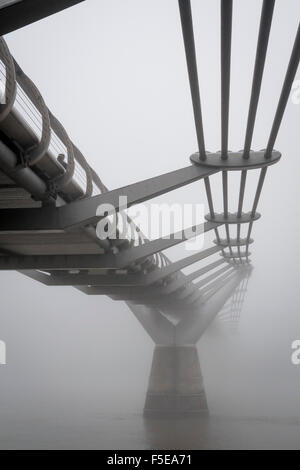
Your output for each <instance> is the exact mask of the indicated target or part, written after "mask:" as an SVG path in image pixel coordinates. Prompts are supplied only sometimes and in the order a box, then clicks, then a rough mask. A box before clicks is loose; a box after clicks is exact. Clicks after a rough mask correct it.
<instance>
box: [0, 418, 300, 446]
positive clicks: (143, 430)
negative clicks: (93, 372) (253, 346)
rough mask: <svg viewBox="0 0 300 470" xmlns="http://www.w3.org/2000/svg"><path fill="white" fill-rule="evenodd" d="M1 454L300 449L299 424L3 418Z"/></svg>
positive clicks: (291, 421)
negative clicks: (8, 451) (28, 451)
mask: <svg viewBox="0 0 300 470" xmlns="http://www.w3.org/2000/svg"><path fill="white" fill-rule="evenodd" d="M0 448H1V449H120V450H121V449H138V450H141V449H174V450H176V449H299V448H300V421H299V420H296V419H279V418H241V417H240V418H237V417H235V418H233V417H231V418H229V417H220V416H219V417H217V416H210V417H208V416H200V417H193V418H183V417H181V418H172V419H170V418H145V417H143V415H142V414H138V413H131V414H129V413H128V414H123V415H113V414H111V413H110V414H101V415H97V414H94V415H87V414H80V412H79V413H78V414H77V415H75V416H74V415H72V416H71V415H69V416H67V415H64V414H63V413H60V414H59V415H58V414H55V413H54V414H53V415H46V414H44V415H42V414H39V415H37V416H35V417H33V416H32V415H30V416H26V415H23V416H20V415H19V414H18V415H15V416H13V415H12V414H10V415H5V414H3V413H2V414H1V424H0Z"/></svg>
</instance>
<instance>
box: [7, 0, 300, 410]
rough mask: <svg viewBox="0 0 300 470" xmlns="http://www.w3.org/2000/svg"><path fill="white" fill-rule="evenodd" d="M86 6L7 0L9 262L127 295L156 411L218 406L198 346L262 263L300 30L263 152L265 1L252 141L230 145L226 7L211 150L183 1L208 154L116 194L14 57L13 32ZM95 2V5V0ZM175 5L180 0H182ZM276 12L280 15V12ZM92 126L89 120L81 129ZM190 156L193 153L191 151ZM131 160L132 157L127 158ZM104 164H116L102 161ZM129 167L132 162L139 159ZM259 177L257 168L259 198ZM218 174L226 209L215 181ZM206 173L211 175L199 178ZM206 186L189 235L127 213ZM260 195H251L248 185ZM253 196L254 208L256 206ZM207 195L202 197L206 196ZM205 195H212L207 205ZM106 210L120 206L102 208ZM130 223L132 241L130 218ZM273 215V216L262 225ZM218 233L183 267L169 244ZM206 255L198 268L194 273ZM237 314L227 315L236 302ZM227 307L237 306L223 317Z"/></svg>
mask: <svg viewBox="0 0 300 470" xmlns="http://www.w3.org/2000/svg"><path fill="white" fill-rule="evenodd" d="M80 1H83V0H52V1H50V0H49V1H48V0H44V1H38V0H4V1H0V34H1V36H2V38H1V40H0V101H1V105H0V269H1V270H3V271H7V270H16V271H18V272H20V273H22V274H23V275H24V276H27V277H29V278H31V279H33V280H34V281H36V282H40V283H42V284H44V285H46V286H49V287H51V286H52V287H53V288H55V286H73V287H74V289H77V290H79V291H81V292H82V293H83V294H86V295H105V296H108V297H110V298H111V299H113V300H114V301H122V302H126V304H127V306H128V308H129V309H130V310H131V311H132V313H133V314H134V315H135V317H136V319H137V320H138V321H139V322H140V323H141V324H142V326H143V327H144V329H145V330H146V332H147V333H148V334H149V336H150V337H151V338H152V340H153V342H154V344H155V349H154V355H153V362H152V369H151V373H150V379H149V386H148V392H147V396H146V402H145V413H156V412H159V413H161V412H170V413H175V412H180V413H181V412H191V413H196V412H202V411H207V400H206V395H205V389H204V384H203V378H202V374H201V369H200V363H199V358H198V353H197V349H196V345H197V343H198V341H199V339H200V337H201V336H202V334H203V333H204V332H205V331H206V329H207V327H208V326H209V324H210V323H211V322H212V321H213V320H214V318H215V317H216V316H217V315H218V314H219V313H220V312H223V313H222V314H223V315H226V308H227V310H228V311H229V314H231V315H233V316H238V315H239V311H240V309H241V305H242V301H243V296H244V295H245V292H246V284H247V281H248V278H249V276H250V273H251V270H252V265H251V260H250V256H251V253H250V251H249V250H250V245H251V250H252V249H253V248H252V245H253V241H254V240H253V238H252V235H253V233H254V226H255V222H256V221H257V220H258V219H259V218H260V217H261V216H260V213H259V212H258V205H259V200H260V197H261V193H262V189H263V185H264V181H265V178H266V176H267V173H270V177H272V174H271V173H272V169H271V168H270V169H269V167H271V166H272V165H274V164H276V163H278V162H279V160H280V158H281V153H280V151H278V150H275V148H274V146H275V143H276V138H277V135H278V132H279V129H280V125H281V122H282V119H283V116H284V112H285V108H286V105H287V101H288V99H289V94H290V91H291V87H292V85H293V81H294V79H295V75H296V72H297V67H298V64H299V59H300V25H299V26H298V30H297V31H295V40H294V46H293V48H292V50H291V53H290V57H289V58H287V60H289V62H288V67H287V70H286V75H285V79H284V82H283V84H282V89H281V93H280V95H279V96H278V98H277V99H278V103H277V108H276V113H275V116H274V118H273V121H272V122H270V129H269V138H268V140H267V141H266V144H265V148H264V149H252V137H253V132H254V127H255V122H256V114H257V108H258V103H259V98H260V92H261V84H262V79H263V73H264V66H265V61H266V56H267V51H268V41H269V36H270V31H271V27H272V19H273V13H274V7H275V0H263V2H262V9H261V16H260V24H259V33H258V38H257V45H256V57H255V64H254V70H253V76H252V77H250V80H252V88H251V97H250V103H249V109H248V119H247V126H246V129H245V134H244V136H241V138H242V140H243V142H244V145H243V148H242V149H234V150H233V151H231V150H229V147H228V129H229V109H230V69H231V42H232V41H231V37H232V14H233V8H234V4H233V2H232V0H221V1H220V25H219V27H220V36H221V44H220V53H221V102H220V114H221V142H216V149H220V150H217V151H213V152H211V151H208V150H207V149H206V146H205V136H204V132H203V116H202V110H201V98H200V96H201V83H199V80H198V71H197V61H196V44H195V40H194V31H193V17H192V9H191V4H190V0H179V1H178V5H179V9H178V15H179V17H180V21H181V29H182V31H181V32H180V31H178V34H182V38H183V43H184V48H185V55H186V64H182V66H185V65H186V66H187V74H188V79H189V85H190V93H191V100H192V108H193V113H194V121H195V131H196V137H197V144H198V148H197V149H195V150H196V151H195V152H194V153H193V154H192V155H191V156H189V155H188V154H187V155H183V160H182V163H183V166H182V168H181V169H178V170H175V171H171V172H169V173H166V174H161V175H159V176H156V177H151V178H149V179H146V180H144V181H139V182H135V183H133V184H130V185H128V186H125V187H121V188H118V189H114V190H109V188H107V187H106V186H105V183H104V182H103V181H102V180H101V178H100V176H99V175H98V174H97V173H96V172H95V171H94V169H93V168H92V167H91V166H90V165H89V164H88V156H87V155H83V154H82V152H81V151H80V149H79V148H78V147H77V146H76V143H74V142H72V141H71V139H70V137H69V135H68V132H67V130H66V129H65V128H64V126H63V123H61V122H59V120H58V119H57V118H56V117H55V112H54V111H53V110H50V109H49V108H48V106H47V103H46V102H45V101H44V99H43V96H42V94H41V93H40V91H39V90H38V88H37V87H36V85H35V84H34V83H33V82H32V80H31V79H30V70H29V71H27V70H26V71H24V70H23V68H22V63H21V62H17V61H16V59H15V58H14V57H13V56H12V55H11V53H10V50H9V44H7V43H6V41H5V39H4V38H3V36H5V35H6V34H8V33H10V32H13V31H15V30H17V29H19V28H21V27H23V26H25V25H29V24H31V23H33V22H35V21H38V20H40V19H42V18H44V17H46V16H49V15H52V14H56V13H58V12H59V11H60V10H63V9H65V8H68V7H72V6H74V5H76V4H78V3H80ZM86 1H88V0H86ZM174 1H175V0H174ZM275 11H276V10H275ZM82 125H84V123H82ZM187 151H188V149H187ZM128 161H129V160H128ZM104 164H105V162H104ZM128 164H129V165H130V161H129V163H128ZM232 172H235V174H237V175H238V177H239V186H238V197H237V198H236V201H235V205H234V207H232V205H231V204H230V203H229V192H230V190H231V189H232V188H231V187H230V184H229V179H228V178H229V175H230V174H231V173H232ZM249 172H251V173H252V172H255V173H256V174H257V185H256V188H255V191H254V193H253V194H248V193H249V191H250V188H249V187H248V186H247V181H248V178H249V177H248V174H249ZM217 173H219V177H220V180H219V181H220V183H219V184H220V186H221V187H222V204H221V206H220V205H219V206H218V205H217V203H216V200H215V197H214V187H213V185H211V180H210V177H211V176H212V175H215V174H217ZM200 180H203V182H202V181H200ZM196 181H199V184H203V185H204V187H205V192H206V196H207V204H208V209H209V211H208V214H207V215H206V216H205V222H204V223H202V224H200V225H199V226H196V227H191V230H190V231H189V235H186V232H182V234H181V235H182V236H178V233H172V234H170V236H169V237H161V238H157V239H150V240H149V239H147V238H146V236H145V235H144V234H143V233H142V231H141V229H140V227H138V226H137V225H136V224H135V223H134V222H133V221H132V220H131V219H130V218H129V216H128V215H127V213H126V212H125V211H124V208H123V207H122V205H121V203H120V201H121V200H122V198H123V197H126V200H127V204H128V207H130V206H133V205H136V204H139V203H142V202H145V201H150V200H151V199H153V198H155V197H157V196H159V195H163V194H165V193H168V192H170V191H173V190H176V189H177V188H180V187H183V186H186V185H189V184H191V183H193V182H196ZM247 191H248V193H247ZM245 194H247V195H248V198H247V200H251V204H250V205H249V204H247V205H246V204H245V199H246V198H245ZM195 202H198V201H195ZM200 202H201V201H200ZM102 205H106V206H105V207H113V208H114V209H115V211H116V213H113V212H111V213H110V211H109V210H107V211H106V213H105V214H99V212H98V208H99V207H101V206H102ZM124 218H125V220H126V221H127V222H128V226H129V227H130V230H129V231H128V233H127V234H126V237H123V236H121V231H122V230H121V225H122V220H123V221H124ZM101 220H102V221H105V223H106V224H107V226H108V227H109V226H110V224H112V223H115V224H116V226H117V229H118V230H117V235H118V236H117V237H111V238H110V237H108V238H101V237H99V236H98V233H97V225H98V223H99V221H101ZM261 223H263V221H262V222H261ZM207 232H212V233H214V242H213V244H212V246H210V247H209V248H206V249H203V250H201V251H197V252H195V253H193V254H190V255H188V256H185V257H184V258H182V259H180V260H177V261H174V262H172V261H171V260H170V259H169V258H168V257H167V256H166V255H165V254H164V251H165V250H167V249H168V248H171V247H173V246H175V245H178V244H180V243H183V242H185V241H186V240H187V239H188V238H189V237H193V236H195V234H198V233H204V234H205V233H207ZM201 260H203V265H202V267H201V268H200V269H196V270H194V271H191V272H190V274H184V272H183V269H184V268H187V267H192V266H193V265H194V264H195V263H198V262H199V261H201ZM224 309H225V310H224ZM224 312H225V313H224Z"/></svg>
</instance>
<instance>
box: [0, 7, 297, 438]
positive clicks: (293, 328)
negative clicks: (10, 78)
mask: <svg viewBox="0 0 300 470" xmlns="http://www.w3.org/2000/svg"><path fill="white" fill-rule="evenodd" d="M192 7H193V14H194V30H195V41H196V49H197V60H198V68H199V81H200V92H201V99H202V107H203V109H202V111H203V119H204V132H205V142H206V147H207V149H208V150H210V151H217V150H219V149H220V47H219V43H220V33H219V29H220V28H219V2H218V1H217V0H214V1H194V2H193V3H192ZM260 11H261V1H257V0H254V1H251V2H250V1H246V0H241V1H239V2H234V16H233V37H232V40H233V49H232V82H231V104H230V132H229V148H230V149H231V150H240V149H241V148H242V147H243V144H244V136H245V128H246V119H247V112H248V104H249V97H250V91H251V79H252V72H253V65H254V57H255V47H256V39H257V33H258V26H259V18H260ZM299 14H300V3H299V1H298V0H289V1H288V2H287V1H286V0H278V1H277V2H276V6H275V11H274V23H273V26H272V30H271V36H270V43H269V51H268V56H267V61H266V68H265V74H264V79H263V85H262V92H261V99H260V102H259V108H258V115H257V122H256V127H255V132H254V138H253V143H252V148H254V149H257V150H259V149H262V148H264V147H265V146H266V142H267V138H268V135H269V132H270V129H271V123H272V119H273V117H274V113H275V109H276V105H277V102H278V97H279V93H280V89H281V86H282V83H283V78H284V74H285V71H286V67H287V64H288V60H289V56H290V52H291V49H292V44H293V41H294V38H295V34H296V30H297V27H298V22H299ZM6 40H7V43H8V46H9V48H10V50H11V52H12V54H13V55H14V56H15V58H16V60H17V61H18V63H19V64H20V66H21V67H22V69H23V70H24V71H25V72H26V73H27V74H28V75H29V76H30V77H31V78H32V79H33V81H34V82H35V83H36V85H37V86H38V87H39V89H40V91H41V92H42V95H43V97H44V99H45V101H46V103H47V105H48V107H49V108H50V109H51V111H52V112H53V113H54V114H55V115H56V116H57V117H58V119H59V120H60V121H61V122H62V123H63V125H64V126H65V128H66V129H67V130H68V132H69V135H70V136H71V138H72V140H73V141H74V143H75V144H76V145H77V146H78V147H79V148H80V149H81V151H82V152H83V154H84V155H85V157H86V158H87V160H88V162H89V163H90V165H91V166H93V167H94V169H95V170H96V171H97V172H98V174H99V176H100V177H101V179H102V180H103V182H104V183H105V184H106V185H107V186H108V188H109V189H114V188H117V187H120V186H124V185H126V184H129V183H133V182H136V181H139V180H142V179H146V178H149V177H151V176H155V175H158V174H160V173H164V172H168V171H171V170H174V169H177V168H181V167H184V166H187V165H188V164H189V156H190V155H191V154H192V153H193V152H195V151H196V150H197V143H196V133H195V128H194V121H193V113H192V105H191V98H190V92H189V85H188V77H187V71H186V63H185V56H184V48H183V40H182V34H181V27H180V18H179V12H178V5H177V2H176V1H175V0H164V1H161V0H152V1H149V0H142V1H141V0H126V1H124V0H113V1H104V0H101V1H99V0H87V1H86V2H83V3H82V4H80V5H78V6H76V7H74V8H72V9H69V10H66V11H64V12H62V13H60V14H58V15H56V16H53V17H50V18H47V19H45V20H42V21H40V22H38V23H36V24H33V25H31V26H28V27H26V28H23V29H22V30H19V31H17V32H14V33H11V34H9V35H7V37H6ZM297 78H298V79H300V71H298V74H297ZM299 118H300V104H298V105H297V104H294V103H293V102H292V100H291V98H290V99H289V102H288V105H287V109H286V113H285V117H284V120H283V123H282V127H281V130H280V133H279V136H278V139H277V141H276V145H275V148H276V149H278V150H279V151H280V152H282V158H281V160H280V162H279V163H278V164H276V165H274V166H272V167H270V169H269V170H268V174H267V178H266V182H265V186H264V188H263V192H262V196H261V200H260V203H259V208H258V210H259V212H260V213H261V214H262V217H261V219H260V220H259V221H258V222H257V223H256V224H255V226H254V229H253V237H254V239H255V243H254V244H253V245H252V246H251V250H250V251H251V252H252V254H251V260H252V263H253V266H254V269H253V272H252V275H251V278H250V280H249V283H248V291H247V293H246V294H245V299H244V303H243V307H242V311H241V316H240V320H239V321H238V322H235V324H234V325H230V324H228V323H225V322H223V321H221V320H218V319H217V320H216V321H214V322H213V323H212V324H211V326H210V327H209V329H208V330H207V332H206V333H205V335H204V336H203V337H202V338H201V340H200V342H199V355H200V363H201V367H202V372H203V375H204V382H205V387H206V394H207V399H208V404H209V408H210V411H211V413H212V414H227V415H239V416H252V417H254V416H268V417H274V416H275V417H276V416H278V417H283V418H290V417H297V418H299V419H300V411H299V408H300V406H299V405H300V398H299V390H300V366H295V365H292V363H291V353H292V350H291V343H292V341H293V340H295V339H300V318H299V314H300V299H299V291H298V289H299V275H298V266H299V261H300V255H299V249H298V244H299V230H300V222H299V202H300V189H299V175H300V155H299V152H298V147H299ZM256 181H257V175H256V172H254V176H251V177H250V178H249V181H248V183H247V188H246V203H247V204H248V209H250V208H251V200H252V198H253V195H254V190H255V183H256ZM211 184H212V190H213V194H214V198H216V199H215V200H216V201H221V176H220V175H215V176H213V177H212V178H211ZM229 184H230V202H231V203H232V204H233V203H234V202H235V203H236V201H237V193H238V179H237V178H236V177H234V176H233V177H232V178H231V177H230V178H229ZM159 200H160V201H164V202H175V201H176V202H182V203H188V202H189V203H203V204H205V206H206V207H205V211H206V212H207V204H206V197H205V192H204V185H203V182H201V181H199V182H197V183H194V184H192V185H190V186H189V187H185V188H181V189H180V190H178V191H175V192H173V193H170V194H168V195H165V196H163V197H161V198H159ZM219 206H220V204H219V205H218V202H217V203H216V207H217V208H218V207H219ZM233 209H234V210H236V209H237V208H236V207H233ZM212 238H213V237H212V235H209V234H208V235H207V236H206V237H205V246H206V245H207V246H211V245H210V242H211V240H212ZM166 254H167V255H168V256H169V257H170V258H171V259H172V260H173V259H179V258H180V257H183V256H186V255H187V254H190V252H187V251H185V249H184V247H183V246H181V245H179V246H178V247H176V248H175V249H172V250H169V252H167V253H166ZM214 259H218V258H217V256H216V257H215V258H214ZM196 267H197V265H195V266H193V269H196ZM190 271H191V269H189V270H186V272H190ZM0 281H1V315H0V339H2V340H4V341H5V342H6V344H7V365H6V366H5V367H2V366H1V367H0V376H1V391H0V400H1V402H0V408H1V415H2V416H4V415H7V417H8V422H9V423H10V424H9V425H8V426H11V428H10V427H9V429H11V433H12V434H13V433H14V432H15V429H16V428H15V427H14V425H13V422H14V420H15V422H16V421H17V420H18V419H20V416H27V415H31V416H33V417H34V416H35V417H36V420H37V421H36V423H37V426H39V423H40V421H39V419H40V417H41V416H48V417H49V416H51V418H49V419H53V420H56V421H57V422H58V423H62V424H61V426H63V423H64V417H65V416H67V415H68V416H75V417H76V416H78V417H79V418H78V419H79V420H80V419H81V418H80V417H81V416H85V417H86V416H88V415H93V414H101V413H106V412H112V413H115V414H118V413H119V414H120V415H121V414H122V413H127V412H134V413H139V412H141V411H142V408H143V404H144V399H145V392H146V389H147V381H148V375H149V371H150V366H151V360H152V351H153V343H152V340H151V339H150V338H149V337H148V336H147V334H146V332H145V331H144V330H143V328H142V326H141V325H140V324H139V323H138V322H137V320H136V318H135V317H134V316H133V314H132V313H131V312H130V311H129V309H128V307H127V306H126V305H125V303H122V302H114V301H112V300H110V299H109V298H107V297H103V296H99V297H96V296H85V295H84V294H82V293H80V292H78V291H76V290H75V289H72V288H71V287H45V286H43V285H40V284H38V283H36V282H34V281H32V280H29V279H27V278H25V277H23V276H22V275H21V274H19V273H14V272H1V274H0ZM83 419H85V418H83ZM37 429H38V428H37ZM103 432H104V431H103ZM20 433H21V431H20ZM8 434H9V433H8ZM8 438H9V437H8Z"/></svg>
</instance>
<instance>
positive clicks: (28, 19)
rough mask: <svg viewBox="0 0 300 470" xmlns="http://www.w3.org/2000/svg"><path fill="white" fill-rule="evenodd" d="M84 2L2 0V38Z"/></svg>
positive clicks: (0, 21) (64, 0) (67, 0)
mask: <svg viewBox="0 0 300 470" xmlns="http://www.w3.org/2000/svg"><path fill="white" fill-rule="evenodd" d="M82 1H84V0H2V1H0V36H3V35H4V34H8V33H11V32H12V31H15V30H17V29H19V28H23V26H26V25H28V24H31V23H34V22H36V21H39V20H41V19H42V18H45V17H47V16H50V15H53V14H54V13H58V12H59V11H61V10H65V9H66V8H69V7H72V6H74V5H76V4H77V3H81V2H82Z"/></svg>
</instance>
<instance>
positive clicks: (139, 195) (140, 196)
mask: <svg viewBox="0 0 300 470" xmlns="http://www.w3.org/2000/svg"><path fill="white" fill-rule="evenodd" d="M218 171H219V170H216V169H211V168H210V169H209V168H206V167H201V166H200V165H190V166H188V167H185V168H181V169H180V170H175V171H171V172H170V173H165V174H163V175H159V176H155V177H154V178H149V179H146V180H143V181H140V182H138V183H134V184H130V185H128V186H124V187H122V188H118V189H115V190H113V191H108V192H107V193H103V194H100V195H98V196H94V197H91V198H89V199H80V200H78V201H75V202H71V203H69V204H66V205H64V206H61V207H42V208H35V209H1V210H0V231H18V230H24V231H28V230H67V229H68V228H71V227H75V226H84V225H90V224H96V223H97V222H98V221H99V220H100V218H101V216H100V215H98V216H97V215H96V213H97V210H98V208H99V206H101V205H107V206H106V207H107V215H109V214H112V213H113V212H114V211H118V210H122V209H124V207H120V203H122V199H121V200H120V198H122V197H126V198H127V207H130V206H132V205H134V204H138V203H141V202H144V201H147V200H148V199H152V198H154V197H157V196H160V195H162V194H165V193H167V192H169V191H173V190H174V189H178V188H180V187H182V186H185V185H187V184H190V183H193V182H194V181H198V180H200V179H202V178H205V177H207V176H208V175H212V174H214V173H217V172H218ZM108 205H109V206H108Z"/></svg>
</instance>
